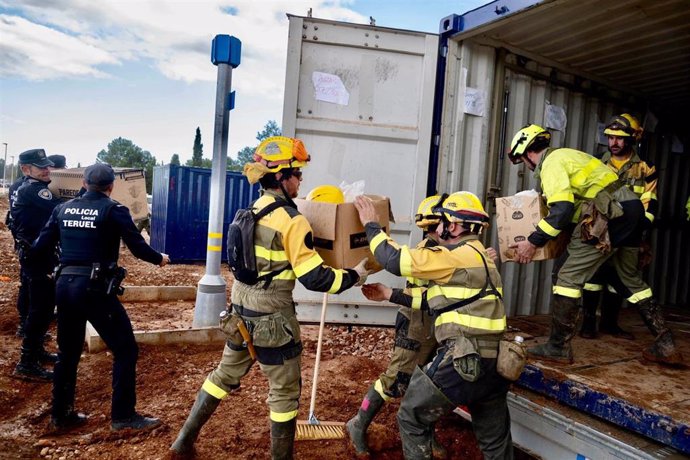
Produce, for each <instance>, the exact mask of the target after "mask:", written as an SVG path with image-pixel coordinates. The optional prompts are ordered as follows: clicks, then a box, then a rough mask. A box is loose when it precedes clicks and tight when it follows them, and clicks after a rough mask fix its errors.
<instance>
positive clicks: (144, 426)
mask: <svg viewBox="0 0 690 460" xmlns="http://www.w3.org/2000/svg"><path fill="white" fill-rule="evenodd" d="M161 423H162V422H161V421H160V420H159V419H157V418H155V417H145V416H143V415H141V414H137V413H134V415H132V416H131V417H127V418H125V419H118V420H113V421H111V422H110V431H121V430H150V429H153V428H156V427H157V426H160V425H161Z"/></svg>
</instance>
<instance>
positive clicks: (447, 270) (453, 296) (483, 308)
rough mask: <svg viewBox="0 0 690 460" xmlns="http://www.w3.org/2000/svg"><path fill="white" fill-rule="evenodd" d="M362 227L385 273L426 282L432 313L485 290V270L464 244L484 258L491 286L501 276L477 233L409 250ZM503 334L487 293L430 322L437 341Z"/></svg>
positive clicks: (498, 311)
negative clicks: (447, 243) (449, 242)
mask: <svg viewBox="0 0 690 460" xmlns="http://www.w3.org/2000/svg"><path fill="white" fill-rule="evenodd" d="M365 228H366V232H367V238H368V239H369V248H370V249H371V251H372V252H373V253H374V256H375V257H376V260H377V261H378V263H380V264H381V265H383V267H384V268H385V269H386V270H387V271H389V272H391V273H393V274H394V275H403V276H412V277H414V278H419V279H425V280H429V285H428V288H427V302H428V305H429V309H430V310H431V311H432V312H433V311H435V310H441V309H443V308H444V307H446V306H448V305H451V304H453V303H456V302H458V301H460V300H464V299H467V298H470V297H472V296H473V295H475V294H477V293H478V292H480V291H481V289H482V288H483V287H484V286H485V284H486V269H485V267H484V263H483V262H482V257H481V256H480V255H479V254H478V253H477V251H475V250H474V249H472V248H471V247H469V246H472V247H474V248H476V249H477V250H479V252H481V253H482V254H483V255H484V259H485V260H486V263H487V266H488V270H489V274H490V276H491V280H492V282H493V283H494V286H496V288H497V289H499V290H500V289H502V286H501V275H500V273H499V272H498V270H497V269H496V266H495V265H494V263H493V261H492V260H491V259H490V258H489V257H488V256H487V255H486V249H485V248H484V246H483V245H482V244H481V242H480V241H479V239H478V238H479V237H478V236H477V235H474V234H470V235H467V236H466V237H464V238H462V239H461V240H460V242H459V243H458V244H457V245H455V246H448V247H446V246H435V247H425V248H415V249H410V248H409V247H407V246H399V245H398V244H397V243H395V242H394V241H393V240H392V239H391V238H390V237H388V235H386V233H385V232H384V231H383V230H382V229H381V227H380V225H378V224H376V223H369V224H367V226H366V227H365ZM505 330H506V316H505V308H504V305H503V301H502V300H501V299H499V298H497V296H495V295H487V296H485V297H482V298H480V299H478V300H476V301H474V302H472V303H470V304H469V305H465V306H463V307H460V308H458V309H456V310H453V311H449V312H446V313H442V314H440V315H439V316H438V317H437V318H436V319H435V335H436V340H437V341H438V342H439V343H440V342H442V341H443V340H446V339H450V338H455V337H457V336H459V335H463V334H464V335H466V336H487V335H489V336H500V335H502V334H503V333H504V332H505Z"/></svg>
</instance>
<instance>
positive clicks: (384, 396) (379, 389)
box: [374, 379, 391, 401]
mask: <svg viewBox="0 0 690 460" xmlns="http://www.w3.org/2000/svg"><path fill="white" fill-rule="evenodd" d="M374 390H376V392H377V393H378V394H379V396H381V399H383V400H384V401H388V400H389V399H391V397H390V396H388V395H387V394H386V393H384V392H383V384H382V383H381V379H378V380H377V381H376V382H374Z"/></svg>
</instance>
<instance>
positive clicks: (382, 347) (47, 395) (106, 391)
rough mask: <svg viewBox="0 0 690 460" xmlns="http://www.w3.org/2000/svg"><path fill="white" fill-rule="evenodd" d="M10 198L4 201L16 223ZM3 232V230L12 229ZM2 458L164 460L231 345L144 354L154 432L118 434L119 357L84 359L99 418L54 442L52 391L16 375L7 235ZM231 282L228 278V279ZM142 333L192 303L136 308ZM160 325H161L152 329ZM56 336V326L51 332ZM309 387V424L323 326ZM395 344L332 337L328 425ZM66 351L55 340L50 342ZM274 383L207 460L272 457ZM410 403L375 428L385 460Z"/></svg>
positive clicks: (89, 401)
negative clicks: (270, 395)
mask: <svg viewBox="0 0 690 460" xmlns="http://www.w3.org/2000/svg"><path fill="white" fill-rule="evenodd" d="M6 210H7V200H6V198H5V197H2V198H0V215H1V216H3V217H4V215H5V212H6ZM0 226H1V225H0ZM0 251H1V253H2V257H1V258H0V406H2V407H3V409H2V411H0V459H19V458H21V459H24V458H27V459H28V458H32V459H33V458H46V459H55V460H58V459H59V460H62V459H79V458H89V459H91V458H98V459H118V460H119V459H164V458H168V448H169V446H170V444H171V443H172V442H173V440H174V438H175V436H176V435H177V432H178V430H179V428H180V427H181V426H182V423H183V422H184V420H185V418H186V416H187V414H188V413H189V409H190V408H191V406H192V404H193V402H194V398H195V395H196V392H197V391H198V389H199V388H200V386H201V384H202V383H203V381H204V379H205V377H206V375H207V374H208V372H210V371H211V370H212V369H213V368H214V367H215V366H216V364H217V362H218V360H219V358H220V356H221V352H222V349H221V346H219V345H199V346H191V345H190V346H159V347H153V346H145V345H142V346H140V357H139V362H138V375H137V397H138V398H137V399H138V403H137V409H138V411H139V412H141V413H143V414H147V415H153V416H156V417H159V418H160V419H161V420H162V421H163V422H164V424H163V426H161V427H159V428H157V429H156V430H154V431H152V432H149V433H145V434H136V433H125V434H120V433H118V434H115V433H111V432H110V430H109V428H110V398H111V376H112V374H111V367H112V357H111V355H110V353H109V352H103V353H97V354H88V353H86V352H84V354H83V355H82V359H81V363H80V366H79V375H78V381H77V398H76V409H77V410H79V411H81V412H84V413H86V414H87V415H88V416H89V419H88V423H87V424H86V425H85V426H83V427H81V428H79V429H78V430H75V431H72V432H69V433H67V434H62V435H59V436H56V435H53V434H51V433H49V432H48V422H49V420H50V401H51V386H50V385H47V384H37V383H28V382H24V381H22V380H17V379H14V378H12V377H11V373H12V370H13V368H14V366H15V364H16V362H17V360H18V358H19V347H20V339H18V338H16V337H15V331H16V328H17V322H18V319H17V311H16V296H17V289H18V285H19V283H18V262H17V259H16V257H15V255H14V252H13V250H12V242H11V235H10V233H9V231H7V229H5V228H4V226H2V229H0ZM121 264H122V265H124V266H126V267H127V269H128V270H129V275H128V276H127V279H126V280H125V285H140V286H150V285H192V286H195V285H196V284H197V283H198V281H199V279H200V278H201V276H202V275H203V273H204V267H203V266H198V265H173V266H168V267H165V268H162V269H160V268H158V267H155V266H152V265H150V264H146V263H142V262H139V261H136V260H135V259H134V258H133V257H132V256H131V254H130V253H129V251H127V250H126V249H124V250H123V251H122V258H121ZM224 272H225V273H226V274H227V270H226V269H224ZM125 306H126V307H127V309H128V311H129V313H130V316H131V319H132V322H133V324H134V325H135V329H137V328H142V329H145V328H146V327H147V324H149V323H153V322H156V323H160V324H162V325H163V327H165V324H166V321H167V322H168V323H167V324H173V323H179V322H180V321H184V319H185V318H189V321H190V322H191V317H192V310H193V303H192V302H167V303H151V304H136V305H134V304H132V305H125ZM149 326H150V324H149ZM51 332H52V333H53V334H55V329H54V326H53V328H52V331H51ZM303 335H304V345H305V350H304V354H303V358H302V359H303V371H302V376H303V377H302V378H303V389H304V391H302V398H301V401H300V406H301V410H300V416H299V419H305V418H306V417H307V416H308V414H307V412H308V408H309V397H310V389H311V380H312V372H313V362H314V354H315V350H316V340H315V338H316V327H314V326H303ZM392 342H393V331H392V330H391V329H372V328H363V327H356V328H353V329H352V331H349V330H348V329H347V328H346V327H329V328H328V330H327V334H326V340H325V344H324V353H323V357H322V361H321V373H320V377H319V386H318V395H317V404H316V411H315V412H316V415H317V416H318V417H319V419H320V420H322V421H341V422H344V421H347V420H348V419H349V418H350V417H351V416H353V415H354V414H355V412H356V410H357V408H358V406H359V404H360V402H361V398H362V396H363V395H364V393H365V392H366V390H367V388H368V386H369V385H370V384H371V383H372V382H373V381H374V380H376V378H377V377H378V374H379V373H380V372H381V371H382V370H383V369H384V367H385V366H386V364H387V362H388V359H389V357H390V350H391V348H392ZM48 346H49V348H51V349H53V350H54V349H55V342H54V341H52V342H50V343H49V345H48ZM267 388H268V385H267V381H266V379H265V377H264V376H263V375H262V374H261V372H260V371H259V369H258V366H255V367H254V368H253V369H252V370H251V372H250V373H249V375H247V376H246V377H245V379H244V380H243V381H242V387H241V389H240V390H239V391H237V392H235V393H233V394H231V395H229V396H228V397H227V398H226V399H225V400H224V401H223V402H222V403H221V405H220V406H219V408H218V410H217V411H216V413H215V414H214V416H213V417H212V418H211V420H210V421H209V422H208V423H207V424H206V426H205V427H204V429H203V430H202V432H201V435H200V437H199V439H198V441H197V443H196V446H197V458H201V459H204V458H231V459H264V458H269V454H268V449H269V442H270V440H269V431H268V426H269V422H268V407H267V406H266V403H265V399H266V396H267V391H268V390H267ZM398 403H399V401H394V402H392V403H390V404H387V405H386V407H385V408H384V410H383V411H382V412H381V413H380V414H379V415H378V417H377V418H376V420H375V423H374V425H372V428H371V429H370V444H371V445H372V450H373V456H372V458H376V459H391V460H392V459H400V458H402V454H401V450H400V449H401V448H400V439H399V437H398V433H397V425H396V420H395V414H396V411H397V408H398ZM437 433H438V438H439V439H440V441H441V442H442V443H443V444H444V445H445V446H446V447H447V448H448V450H449V452H450V453H451V457H450V458H453V459H469V460H472V459H480V458H482V456H481V453H480V452H479V449H478V448H477V445H476V440H475V438H474V435H473V434H472V430H471V426H470V425H469V424H468V423H467V422H465V421H464V420H462V419H461V418H460V417H458V416H450V417H447V418H445V419H443V420H441V421H440V422H439V423H438V425H437ZM295 457H296V458H298V459H336V458H338V459H342V458H353V454H352V452H351V451H349V450H348V448H347V443H346V441H344V440H331V441H299V442H296V448H295Z"/></svg>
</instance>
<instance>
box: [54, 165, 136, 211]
mask: <svg viewBox="0 0 690 460" xmlns="http://www.w3.org/2000/svg"><path fill="white" fill-rule="evenodd" d="M84 169H86V168H69V169H56V170H53V171H51V172H50V184H49V185H48V188H49V189H50V191H51V192H53V195H56V196H59V197H60V198H67V199H71V198H74V197H75V196H77V193H79V190H80V189H81V187H82V182H83V180H84ZM113 170H114V171H115V186H114V188H113V193H112V195H110V197H111V198H112V199H113V200H115V201H118V202H120V203H122V204H123V205H125V206H127V207H128V208H129V212H130V213H131V214H132V219H133V220H135V221H137V220H142V219H146V218H147V217H148V213H149V211H148V205H147V203H146V179H145V178H144V170H143V169H132V168H113Z"/></svg>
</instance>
